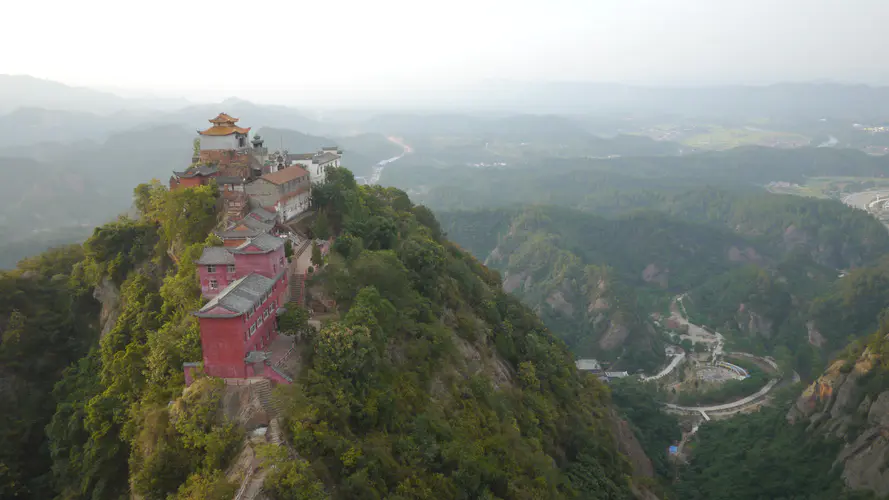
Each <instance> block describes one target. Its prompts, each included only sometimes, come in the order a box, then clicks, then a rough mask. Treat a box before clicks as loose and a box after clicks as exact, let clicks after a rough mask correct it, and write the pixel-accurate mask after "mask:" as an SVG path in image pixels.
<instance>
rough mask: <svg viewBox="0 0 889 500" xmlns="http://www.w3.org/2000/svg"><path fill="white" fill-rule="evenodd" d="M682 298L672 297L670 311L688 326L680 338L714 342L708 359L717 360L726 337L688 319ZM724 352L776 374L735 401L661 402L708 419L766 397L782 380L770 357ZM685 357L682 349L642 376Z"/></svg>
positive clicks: (672, 365)
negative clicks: (664, 362)
mask: <svg viewBox="0 0 889 500" xmlns="http://www.w3.org/2000/svg"><path fill="white" fill-rule="evenodd" d="M683 298H685V295H684V294H683V295H679V296H677V297H676V299H674V301H673V306H672V307H671V308H670V309H671V312H672V314H671V316H670V319H672V320H674V321H676V322H677V323H678V324H680V325H687V326H688V333H687V334H683V335H681V336H680V337H681V338H683V339H685V338H687V339H689V340H691V341H692V342H705V343H707V344H711V345H712V344H715V347H714V348H713V350H712V357H711V360H712V361H716V359H717V357H721V356H722V355H723V347H724V346H725V337H724V336H723V335H722V334H721V333H719V332H711V331H709V330H707V329H705V328H704V327H702V326H700V325H695V324H694V323H691V322H690V321H688V313H687V312H686V310H685V304H683V303H682V299H683ZM727 354H728V355H731V356H736V357H745V358H750V359H753V360H757V361H760V362H762V363H765V364H767V365H769V366H770V367H771V368H772V369H774V370H775V373H777V374H778V376H777V377H776V378H772V379H771V380H769V382H768V383H767V384H766V385H764V386H763V387H762V388H761V389H760V390H758V391H757V392H755V393H753V394H751V395H749V396H747V397H744V398H741V399H739V400H737V401H732V402H729V403H724V404H719V405H711V406H679V405H674V404H672V403H666V404H665V405H664V406H666V407H667V408H668V409H669V410H673V411H678V412H685V413H700V414H701V416H702V417H703V418H704V419H705V420H710V417H709V416H708V415H707V412H725V411H741V410H743V409H744V408H747V407H749V406H751V405H754V404H758V403H759V402H760V400H761V399H762V398H763V397H765V396H766V395H767V394H768V393H769V392H770V391H771V390H772V389H773V388H774V387H775V385H777V384H778V382H780V381H781V376H780V371H779V368H778V364H777V363H775V361H774V360H772V359H770V358H763V357H759V356H755V355H753V354H750V353H746V352H730V353H727ZM685 357H686V356H685V353H684V352H683V353H680V354H677V355H674V356H673V359H672V360H670V363H669V364H668V365H667V366H666V367H665V368H664V369H663V370H661V371H660V372H659V373H658V374H657V375H652V376H643V377H642V380H643V381H646V382H647V381H650V380H658V379H661V378H663V377H665V376H666V375H668V374H670V373H671V372H673V371H674V370H675V369H676V368H677V367H678V366H679V365H680V364H681V362H682V360H683V359H685Z"/></svg>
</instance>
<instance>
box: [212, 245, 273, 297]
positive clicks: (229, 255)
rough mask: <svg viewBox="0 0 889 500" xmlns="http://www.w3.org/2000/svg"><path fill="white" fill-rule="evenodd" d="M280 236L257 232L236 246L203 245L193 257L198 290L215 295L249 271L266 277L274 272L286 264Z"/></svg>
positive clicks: (270, 276)
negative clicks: (197, 256) (198, 281)
mask: <svg viewBox="0 0 889 500" xmlns="http://www.w3.org/2000/svg"><path fill="white" fill-rule="evenodd" d="M285 263H286V259H285V257H284V240H282V239H281V238H278V237H277V236H272V235H270V234H268V233H259V234H257V235H256V236H254V237H252V238H248V239H246V241H244V242H243V243H241V244H240V245H238V246H237V247H234V248H230V247H207V248H205V249H204V253H202V254H201V257H200V258H199V259H198V260H196V261H195V264H197V265H198V276H199V278H200V285H201V294H202V295H203V296H204V297H207V298H210V297H215V296H216V295H218V294H219V293H221V292H222V291H223V290H224V289H225V288H226V287H227V286H229V285H230V284H231V283H233V282H235V281H236V280H238V279H239V278H242V277H244V276H247V275H248V274H250V273H257V274H260V275H262V276H265V277H266V278H272V277H274V276H277V275H278V273H279V272H281V270H283V269H285V268H286V265H285Z"/></svg>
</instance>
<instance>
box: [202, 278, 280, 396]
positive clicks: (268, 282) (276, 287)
mask: <svg viewBox="0 0 889 500" xmlns="http://www.w3.org/2000/svg"><path fill="white" fill-rule="evenodd" d="M286 291H287V273H286V271H284V270H282V271H281V272H280V273H278V275H277V276H274V277H272V278H268V277H265V276H263V275H261V274H256V273H251V274H248V275H247V276H244V277H242V278H240V279H238V280H236V281H234V282H233V283H232V284H231V285H229V286H228V287H226V288H225V289H224V290H222V291H221V292H220V293H219V294H218V295H217V296H216V297H214V298H213V299H211V300H210V302H208V303H207V304H206V305H205V306H204V307H202V308H201V309H200V310H199V311H197V312H195V313H194V315H195V316H197V317H198V318H199V321H200V328H201V347H202V350H203V362H204V373H206V374H207V375H210V376H211V377H221V378H247V377H254V376H268V375H267V374H266V372H267V371H269V370H268V369H267V365H264V364H262V363H250V362H248V361H249V358H250V357H251V356H254V355H255V354H260V353H261V352H262V351H263V350H264V349H265V348H267V347H268V346H269V345H270V344H271V343H272V342H273V341H274V340H275V339H276V338H277V337H278V331H277V319H276V318H277V311H278V309H279V308H280V307H281V305H282V304H283V303H284V301H285V300H286Z"/></svg>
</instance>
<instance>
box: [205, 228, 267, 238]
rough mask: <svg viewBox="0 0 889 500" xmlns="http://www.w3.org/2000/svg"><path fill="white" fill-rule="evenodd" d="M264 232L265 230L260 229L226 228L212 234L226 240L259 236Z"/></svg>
mask: <svg viewBox="0 0 889 500" xmlns="http://www.w3.org/2000/svg"><path fill="white" fill-rule="evenodd" d="M264 232H265V231H263V230H261V229H247V230H241V231H234V230H232V229H226V230H225V231H216V232H215V233H213V234H215V235H216V236H219V237H220V238H222V239H224V240H226V239H235V240H239V239H244V238H255V237H256V236H259V235H260V234H263V233H264Z"/></svg>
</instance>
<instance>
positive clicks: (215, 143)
mask: <svg viewBox="0 0 889 500" xmlns="http://www.w3.org/2000/svg"><path fill="white" fill-rule="evenodd" d="M200 139H201V151H203V150H209V149H238V138H237V136H236V134H231V135H202V136H200Z"/></svg>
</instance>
